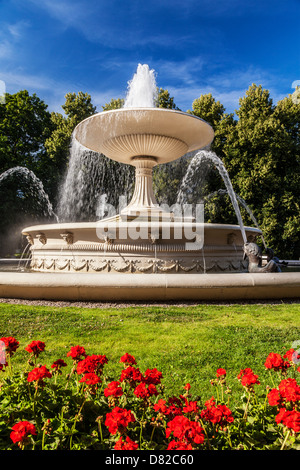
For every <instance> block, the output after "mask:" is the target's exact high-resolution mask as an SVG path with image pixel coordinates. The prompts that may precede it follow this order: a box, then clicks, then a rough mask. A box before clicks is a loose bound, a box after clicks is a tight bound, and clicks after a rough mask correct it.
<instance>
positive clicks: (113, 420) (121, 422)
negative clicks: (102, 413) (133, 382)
mask: <svg viewBox="0 0 300 470" xmlns="http://www.w3.org/2000/svg"><path fill="white" fill-rule="evenodd" d="M133 422H135V417H134V415H133V413H132V412H131V411H130V410H126V409H124V408H119V407H118V406H116V407H115V408H114V409H113V410H112V411H111V412H110V413H107V415H106V420H105V426H107V427H108V430H109V432H110V433H111V434H116V433H117V432H119V433H120V434H123V433H124V432H125V431H126V428H127V426H128V424H129V423H133Z"/></svg>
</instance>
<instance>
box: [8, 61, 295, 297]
mask: <svg viewBox="0 0 300 470" xmlns="http://www.w3.org/2000/svg"><path fill="white" fill-rule="evenodd" d="M155 90H156V85H155V80H154V74H153V71H150V70H149V68H148V66H141V65H139V67H138V70H137V73H136V74H135V76H134V78H133V80H132V82H131V83H130V87H129V92H128V95H127V98H126V100H125V106H124V107H123V108H121V109H115V110H111V111H104V112H101V113H97V114H95V115H93V116H91V117H89V118H87V119H85V120H84V121H82V122H81V123H79V124H78V125H77V127H76V128H75V130H74V133H73V140H74V142H75V144H74V145H76V146H77V147H78V146H81V147H82V148H83V149H85V150H89V151H91V152H94V153H93V155H94V156H95V158H97V155H99V154H102V155H105V156H106V157H107V158H109V159H111V160H113V161H116V162H119V163H121V164H126V165H131V166H133V167H135V187H134V192H133V196H132V199H131V201H130V202H129V204H128V205H126V206H125V207H123V208H122V209H121V210H120V211H119V213H117V214H114V215H112V216H111V217H106V218H104V219H101V220H98V221H94V222H65V223H54V224H44V225H35V226H31V227H27V228H24V230H23V231H22V233H23V234H24V235H25V236H26V237H27V240H28V242H29V243H30V245H31V254H32V260H31V272H30V273H19V274H16V273H15V275H14V277H10V278H9V279H8V278H7V276H6V279H4V278H1V274H0V297H9V296H11V297H19V298H22V297H25V298H40V299H65V300H68V299H72V300H74V299H75V300H104V301H107V300H109V301H116V300H169V299H174V300H177V299H180V300H183V299H186V300H197V299H198V300H200V299H206V300H208V299H213V300H224V299H241V298H242V299H246V298H284V297H297V296H298V295H299V283H300V278H299V275H298V273H276V274H275V273H271V272H264V273H260V272H256V273H250V272H247V262H246V260H245V256H244V253H245V251H244V247H245V246H249V243H250V244H253V243H254V242H255V241H256V239H257V238H259V237H261V236H262V233H261V231H260V229H259V228H258V227H244V224H243V221H242V218H241V215H240V212H239V206H238V202H237V198H236V196H235V193H234V191H233V188H232V185H231V182H230V179H229V176H228V174H227V171H226V169H225V168H224V166H223V164H222V162H221V160H220V159H218V157H217V156H215V155H214V154H212V152H209V151H201V149H204V148H207V147H208V146H209V145H210V143H211V142H212V140H213V138H214V132H213V129H212V128H211V126H210V125H209V124H208V123H206V122H205V121H203V120H202V119H200V118H198V117H196V116H194V115H191V114H188V113H184V112H181V111H177V110H171V109H162V108H155V107H154V103H155V94H154V93H155ZM143 97H144V101H143ZM77 150H78V148H77ZM191 152H196V154H195V157H194V159H193V160H192V161H195V162H197V161H198V160H203V159H204V160H205V159H209V160H210V161H213V163H214V164H215V165H216V166H217V168H218V169H219V171H220V174H221V176H222V178H223V180H224V182H225V185H226V190H227V191H228V193H229V195H230V198H231V201H232V203H233V207H234V209H235V212H236V216H237V219H238V224H237V225H232V224H228V225H226V224H207V223H204V220H203V204H200V203H199V204H196V205H194V206H193V207H191V205H190V204H185V205H181V206H180V204H179V206H180V207H181V209H179V211H178V210H166V208H165V207H160V206H159V204H158V203H157V201H156V199H155V196H154V192H153V187H152V170H153V168H154V167H155V166H156V165H161V164H164V163H167V162H171V161H173V160H176V159H178V158H180V157H182V156H183V155H185V154H187V153H191ZM192 168H193V167H192V166H190V168H189V170H190V171H192ZM72 171H74V168H73V169H72ZM75 171H76V170H75ZM188 177H189V175H188V174H187V176H186V181H188ZM186 181H185V183H186ZM180 198H181V195H180V194H179V203H180V202H182V201H180ZM177 208H178V204H177ZM273 264H274V262H273Z"/></svg>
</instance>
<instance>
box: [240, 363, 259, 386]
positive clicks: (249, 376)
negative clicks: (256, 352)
mask: <svg viewBox="0 0 300 470" xmlns="http://www.w3.org/2000/svg"><path fill="white" fill-rule="evenodd" d="M237 378H238V379H239V380H240V381H241V384H242V385H243V387H245V388H247V389H248V390H252V389H253V386H254V385H255V384H257V385H259V384H260V382H259V381H258V375H256V374H254V373H253V370H252V369H250V367H247V368H246V369H242V370H241V371H240V373H239V374H238V377H237Z"/></svg>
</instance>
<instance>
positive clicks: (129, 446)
mask: <svg viewBox="0 0 300 470" xmlns="http://www.w3.org/2000/svg"><path fill="white" fill-rule="evenodd" d="M138 448H139V445H138V444H137V443H136V442H134V441H132V440H131V439H130V437H128V436H126V439H125V441H124V440H123V437H122V436H121V437H120V439H119V440H118V441H117V442H116V445H115V447H114V449H116V450H137V449H138Z"/></svg>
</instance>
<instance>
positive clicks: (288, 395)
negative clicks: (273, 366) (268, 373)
mask: <svg viewBox="0 0 300 470" xmlns="http://www.w3.org/2000/svg"><path fill="white" fill-rule="evenodd" d="M278 388H279V393H280V396H281V397H282V398H284V399H285V400H286V401H292V402H296V401H299V400H300V387H299V385H298V384H297V381H296V380H295V379H291V378H289V379H284V380H282V381H281V382H280V384H279V387H278Z"/></svg>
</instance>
